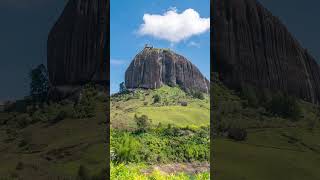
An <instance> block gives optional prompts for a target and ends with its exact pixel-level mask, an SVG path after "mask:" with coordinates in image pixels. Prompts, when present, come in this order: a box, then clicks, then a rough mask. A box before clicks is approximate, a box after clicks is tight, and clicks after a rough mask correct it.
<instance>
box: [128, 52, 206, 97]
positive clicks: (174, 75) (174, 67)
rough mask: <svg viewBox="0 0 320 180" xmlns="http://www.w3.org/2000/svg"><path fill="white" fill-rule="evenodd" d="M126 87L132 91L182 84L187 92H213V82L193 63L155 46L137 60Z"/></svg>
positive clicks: (129, 69) (134, 61)
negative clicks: (211, 88) (211, 90)
mask: <svg viewBox="0 0 320 180" xmlns="http://www.w3.org/2000/svg"><path fill="white" fill-rule="evenodd" d="M125 85H126V87H127V88H129V89H133V88H147V89H155V88H159V87H161V86H163V85H169V86H176V85H178V86H180V87H182V88H183V89H184V90H186V91H190V90H191V91H201V92H204V93H208V92H209V81H208V80H207V79H206V78H205V77H204V76H203V75H202V74H201V72H200V71H199V70H198V68H197V67H196V66H194V65H193V64H192V63H191V62H190V61H188V60H187V59H186V58H184V57H183V56H181V55H178V54H176V53H174V52H172V51H171V50H167V49H158V48H151V47H145V48H144V49H143V50H142V51H141V52H140V53H139V54H138V55H136V57H135V58H134V59H133V61H132V62H131V64H130V66H129V67H128V69H127V71H126V74H125Z"/></svg>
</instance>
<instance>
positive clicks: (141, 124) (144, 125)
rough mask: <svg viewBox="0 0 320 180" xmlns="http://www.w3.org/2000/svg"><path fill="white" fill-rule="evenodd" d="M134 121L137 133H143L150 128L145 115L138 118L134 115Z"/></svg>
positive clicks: (149, 122) (148, 120)
mask: <svg viewBox="0 0 320 180" xmlns="http://www.w3.org/2000/svg"><path fill="white" fill-rule="evenodd" d="M134 121H135V122H136V123H137V127H138V128H137V131H138V132H141V133H144V132H146V131H147V130H148V129H149V128H150V126H151V120H150V119H149V118H148V116H146V115H142V116H140V117H138V116H137V115H136V114H135V115H134Z"/></svg>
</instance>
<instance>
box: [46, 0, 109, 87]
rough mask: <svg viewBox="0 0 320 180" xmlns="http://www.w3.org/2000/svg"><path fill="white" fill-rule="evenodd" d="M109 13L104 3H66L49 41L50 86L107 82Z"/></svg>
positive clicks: (72, 0)
mask: <svg viewBox="0 0 320 180" xmlns="http://www.w3.org/2000/svg"><path fill="white" fill-rule="evenodd" d="M108 12H109V6H107V1H106V0H69V2H68V3H67V5H66V7H65V9H64V11H63V13H62V15H61V17H60V18H59V19H58V21H57V22H56V24H55V25H54V27H53V28H52V30H51V32H50V34H49V37H48V44H47V56H48V57H47V60H48V62H47V64H48V72H49V78H50V82H51V83H52V84H53V86H64V85H81V84H85V83H88V82H102V83H103V82H105V81H107V80H108V73H107V69H108V68H107V65H108V63H107V62H108V61H107V57H106V52H107V50H108V48H109V47H107V38H109V36H108V35H107V34H108V33H107V31H108V30H109V29H108V28H107V14H108Z"/></svg>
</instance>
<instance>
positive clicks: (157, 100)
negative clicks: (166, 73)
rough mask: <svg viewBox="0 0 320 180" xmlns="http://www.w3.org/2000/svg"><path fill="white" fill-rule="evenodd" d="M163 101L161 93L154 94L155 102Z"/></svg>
mask: <svg viewBox="0 0 320 180" xmlns="http://www.w3.org/2000/svg"><path fill="white" fill-rule="evenodd" d="M160 101H161V97H160V95H159V94H156V95H154V96H153V103H159V102H160Z"/></svg>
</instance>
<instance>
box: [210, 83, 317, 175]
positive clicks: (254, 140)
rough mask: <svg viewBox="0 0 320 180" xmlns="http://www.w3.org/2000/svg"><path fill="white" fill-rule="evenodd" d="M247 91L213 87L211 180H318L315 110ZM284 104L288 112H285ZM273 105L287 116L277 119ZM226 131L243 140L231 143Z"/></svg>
mask: <svg viewBox="0 0 320 180" xmlns="http://www.w3.org/2000/svg"><path fill="white" fill-rule="evenodd" d="M249 88H252V89H249V90H248V89H246V90H242V91H237V92H236V91H232V90H230V89H228V88H226V87H225V86H224V85H223V84H222V83H221V82H219V81H217V82H215V83H214V85H213V89H212V93H213V94H212V95H213V96H214V100H215V102H216V103H215V104H214V106H213V111H214V112H216V113H213V114H214V117H213V118H214V129H215V137H214V141H213V146H214V148H213V151H214V162H213V164H212V166H213V167H214V178H216V179H221V180H233V179H243V180H256V179H259V180H269V179H274V180H282V179H290V180H291V179H292V180H300V179H319V177H320V171H319V168H318V167H319V165H320V144H319V139H320V126H319V119H320V118H319V112H320V111H319V110H320V109H319V107H318V106H316V105H313V104H310V103H307V102H304V101H301V100H299V99H296V100H295V101H291V100H290V99H289V100H290V101H289V100H287V99H285V98H283V97H282V96H277V95H276V96H275V95H274V94H276V93H270V94H269V97H268V94H267V93H265V94H264V95H262V96H261V94H260V93H259V91H255V90H254V88H253V87H249ZM248 92H249V93H248ZM272 94H273V97H272ZM270 95H271V96H270ZM279 97H281V98H280V99H282V101H279V100H278V98H279ZM260 98H261V99H262V100H263V102H262V100H261V99H260ZM283 99H285V100H283ZM283 102H287V103H289V105H290V106H289V107H291V108H283V107H286V104H285V103H283ZM279 104H280V105H279ZM273 106H276V107H277V109H281V108H283V109H284V110H282V112H286V109H288V111H287V112H288V113H287V114H279V113H280V112H277V109H272V107H273ZM292 107H293V108H292ZM230 129H240V130H242V131H245V132H246V134H247V136H246V138H244V139H241V140H239V139H237V140H235V139H234V138H230V137H229V136H228V132H230ZM228 130H229V131H228Z"/></svg>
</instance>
